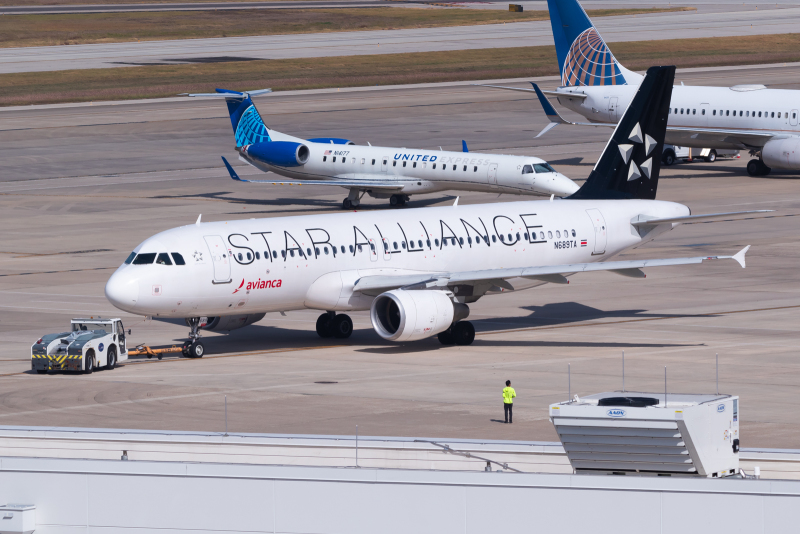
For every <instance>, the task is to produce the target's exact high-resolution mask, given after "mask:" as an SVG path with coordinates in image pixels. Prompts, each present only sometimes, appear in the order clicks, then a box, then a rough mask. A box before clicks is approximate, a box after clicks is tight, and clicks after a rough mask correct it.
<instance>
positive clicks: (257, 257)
mask: <svg viewBox="0 0 800 534" xmlns="http://www.w3.org/2000/svg"><path fill="white" fill-rule="evenodd" d="M256 259H257V260H260V259H261V253H259V252H256Z"/></svg>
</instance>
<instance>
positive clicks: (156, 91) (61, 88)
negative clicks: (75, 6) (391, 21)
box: [0, 34, 800, 106]
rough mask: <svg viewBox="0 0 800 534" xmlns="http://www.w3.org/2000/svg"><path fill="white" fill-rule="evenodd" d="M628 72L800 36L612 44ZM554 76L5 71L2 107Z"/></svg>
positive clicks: (730, 57)
mask: <svg viewBox="0 0 800 534" xmlns="http://www.w3.org/2000/svg"><path fill="white" fill-rule="evenodd" d="M611 48H612V49H613V52H614V54H615V56H616V57H617V59H619V60H620V61H621V62H622V63H623V64H624V65H625V66H626V67H628V68H631V69H646V68H647V67H650V66H652V65H657V64H660V65H676V66H678V67H684V68H685V67H710V66H721V65H749V64H761V63H779V62H790V61H800V34H786V35H756V36H752V37H723V38H720V37H713V38H702V39H680V40H667V41H641V42H629V43H614V44H613V45H611ZM553 74H558V69H557V66H556V55H555V49H554V47H552V46H531V47H522V48H491V49H482V50H458V51H452V52H422V53H412V54H391V55H372V56H342V57H333V58H309V59H286V60H266V61H239V62H231V63H204V64H189V65H167V66H146V67H122V68H114V69H87V70H68V71H56V72H31V73H27V72H26V73H17V74H6V75H4V76H2V77H0V105H3V106H9V105H24V104H45V103H57V102H86V101H95V100H123V99H131V98H156V97H168V96H175V95H176V94H178V93H185V92H208V91H213V89H214V88H215V87H226V88H229V89H237V90H245V89H260V88H265V87H271V88H272V89H274V90H276V91H281V90H292V89H317V88H325V87H358V86H368V85H394V84H411V83H430V82H446V81H461V80H481V79H495V78H523V77H526V76H531V77H533V76H545V75H553Z"/></svg>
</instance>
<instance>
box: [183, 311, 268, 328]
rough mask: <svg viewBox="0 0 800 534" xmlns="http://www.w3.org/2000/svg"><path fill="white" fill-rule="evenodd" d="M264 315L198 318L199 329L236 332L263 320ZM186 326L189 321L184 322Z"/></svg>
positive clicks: (250, 314)
mask: <svg viewBox="0 0 800 534" xmlns="http://www.w3.org/2000/svg"><path fill="white" fill-rule="evenodd" d="M265 315H266V313H249V314H247V315H222V316H220V317H200V329H202V330H212V331H214V332H219V331H228V330H236V329H237V328H242V327H243V326H247V325H250V324H253V323H257V322H258V321H260V320H261V319H263V318H264V316H265ZM186 324H187V326H188V325H189V321H188V320H187V321H186Z"/></svg>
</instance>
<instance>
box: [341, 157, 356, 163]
mask: <svg viewBox="0 0 800 534" xmlns="http://www.w3.org/2000/svg"><path fill="white" fill-rule="evenodd" d="M342 161H347V158H342ZM355 162H356V158H350V163H355Z"/></svg>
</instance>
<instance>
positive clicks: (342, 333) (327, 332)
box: [317, 311, 353, 339]
mask: <svg viewBox="0 0 800 534" xmlns="http://www.w3.org/2000/svg"><path fill="white" fill-rule="evenodd" d="M352 333H353V320H352V319H351V318H350V316H349V315H345V314H343V313H340V314H337V313H336V312H332V311H330V312H326V313H323V314H322V315H320V316H319V318H318V319H317V334H319V337H335V338H337V339H345V338H348V337H350V334H352Z"/></svg>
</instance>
